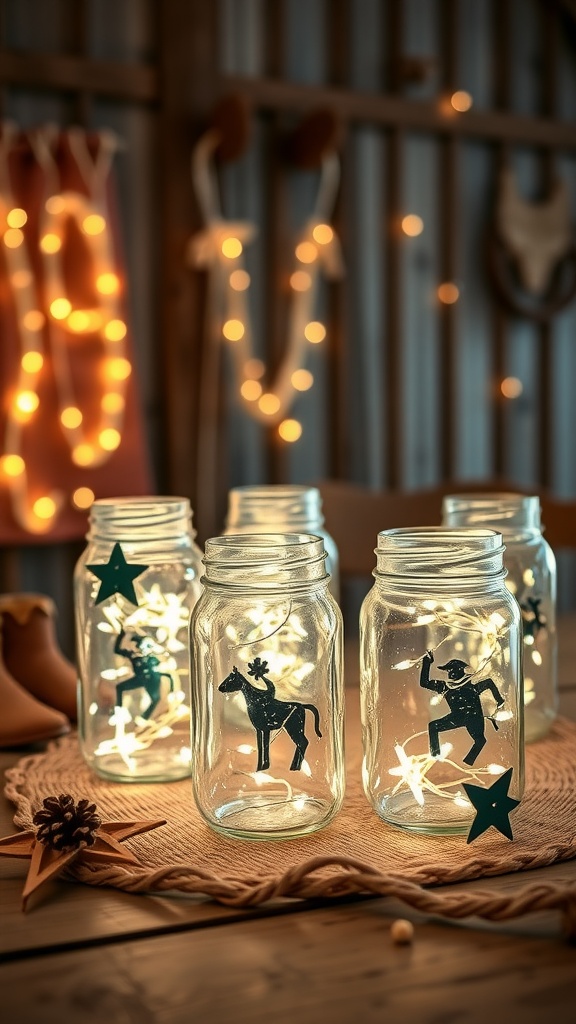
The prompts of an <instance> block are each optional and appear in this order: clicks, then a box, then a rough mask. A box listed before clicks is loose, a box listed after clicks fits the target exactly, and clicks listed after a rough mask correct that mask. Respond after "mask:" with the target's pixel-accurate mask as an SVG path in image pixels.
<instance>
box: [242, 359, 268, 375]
mask: <svg viewBox="0 0 576 1024" xmlns="http://www.w3.org/2000/svg"><path fill="white" fill-rule="evenodd" d="M265 372H266V367H265V366H264V363H263V362H262V360H261V359H247V360H246V362H245V363H244V375H245V376H246V377H250V378H251V379H253V380H259V379H260V377H263V376H264V373H265Z"/></svg>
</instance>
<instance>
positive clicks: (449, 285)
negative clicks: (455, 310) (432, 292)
mask: <svg viewBox="0 0 576 1024" xmlns="http://www.w3.org/2000/svg"><path fill="white" fill-rule="evenodd" d="M436 294H437V295H438V298H439V300H440V302H442V303H443V304H444V305H445V306H452V305H453V304H454V303H455V302H458V299H459V298H460V289H459V288H458V285H455V284H454V282H453V281H444V282H443V283H442V284H440V285H438V290H437V293H436Z"/></svg>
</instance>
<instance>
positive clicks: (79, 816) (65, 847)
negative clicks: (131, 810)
mask: <svg viewBox="0 0 576 1024" xmlns="http://www.w3.org/2000/svg"><path fill="white" fill-rule="evenodd" d="M32 821H33V822H34V824H35V825H36V826H37V828H36V829H32V830H30V831H27V832H18V833H17V834H16V835H14V836H6V837H5V838H4V839H0V856H3V857H30V858H31V860H30V868H29V870H28V875H27V878H26V882H25V884H24V889H23V891H22V910H26V905H27V903H28V900H29V898H30V896H31V895H32V893H33V892H35V891H36V890H37V889H39V888H40V886H41V885H44V883H45V882H48V881H49V880H50V879H51V878H55V877H56V876H57V875H59V874H60V873H61V872H62V871H63V870H64V868H66V867H67V866H68V865H69V864H70V863H71V862H72V861H74V860H79V861H81V862H82V863H83V864H139V863H140V862H139V861H138V858H137V857H135V856H134V854H133V853H130V851H129V850H126V849H124V848H123V847H122V846H121V845H120V844H121V843H122V842H124V840H125V839H130V837H131V836H137V835H141V834H142V833H143V832H151V831H152V829H155V828H159V827H160V825H165V824H166V821H165V820H161V821H107V822H103V821H102V819H101V818H100V816H99V815H98V814H97V813H96V804H93V803H90V802H89V801H88V800H85V799H84V800H79V801H78V803H75V802H74V798H73V797H72V796H70V794H62V795H60V796H49V797H46V799H45V800H44V801H43V804H42V808H41V809H40V810H39V811H37V812H36V814H35V815H34V817H33V819H32Z"/></svg>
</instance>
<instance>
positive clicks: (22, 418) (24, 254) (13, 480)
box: [0, 122, 63, 534]
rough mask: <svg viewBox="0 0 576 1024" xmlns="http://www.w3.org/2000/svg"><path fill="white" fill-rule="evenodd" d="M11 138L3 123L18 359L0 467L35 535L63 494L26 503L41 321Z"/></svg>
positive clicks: (0, 180)
mask: <svg viewBox="0 0 576 1024" xmlns="http://www.w3.org/2000/svg"><path fill="white" fill-rule="evenodd" d="M17 136H18V129H17V128H16V125H14V124H12V123H11V122H5V123H4V124H3V126H2V135H1V138H0V230H2V242H3V245H2V248H3V250H4V251H3V257H4V266H5V271H6V277H7V283H8V287H9V289H10V292H11V296H12V301H13V304H14V310H15V314H16V331H17V337H18V348H19V356H20V358H19V365H18V370H17V374H16V379H15V381H14V385H13V387H12V388H11V389H10V390H9V392H8V395H7V398H8V402H7V406H6V425H5V429H4V438H3V442H2V453H1V456H0V467H1V471H2V472H1V475H2V478H3V483H5V485H6V486H7V488H8V491H9V494H10V499H11V507H12V511H13V514H14V517H15V519H16V520H17V522H18V523H19V524H20V525H21V526H22V527H23V528H24V529H25V530H27V531H29V532H30V533H38V534H40V533H45V532H47V531H48V530H49V529H50V527H51V525H52V520H53V517H54V516H55V515H56V514H57V512H58V510H59V508H60V507H61V505H62V502H63V495H62V494H61V492H60V491H58V490H56V489H53V490H51V491H50V492H49V493H48V494H44V495H41V496H37V497H36V498H35V500H32V498H31V496H30V481H29V476H28V468H27V465H26V461H25V459H24V457H23V454H22V451H23V436H22V435H23V431H24V429H25V427H26V426H27V425H28V424H29V423H30V421H31V420H32V419H33V418H34V414H35V412H36V410H37V408H38V406H39V404H40V399H39V397H38V383H39V377H40V373H41V371H42V369H43V367H44V359H45V353H44V336H43V331H44V326H45V321H46V318H45V316H44V313H43V312H42V311H41V309H40V304H39V298H38V292H37V281H36V279H35V276H34V273H33V270H32V265H31V262H30V258H29V254H28V248H27V246H26V244H25V235H24V232H23V230H22V228H24V227H25V225H26V223H27V221H28V215H27V213H26V211H25V210H23V209H21V208H20V207H19V206H18V205H17V203H16V201H15V198H14V195H13V192H12V184H11V179H10V171H9V166H8V157H9V153H10V151H11V149H12V148H13V146H14V144H15V142H16V139H17ZM39 513H40V514H39ZM46 513H48V514H46Z"/></svg>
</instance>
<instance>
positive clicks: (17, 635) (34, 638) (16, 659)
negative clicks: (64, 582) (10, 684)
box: [0, 594, 77, 722]
mask: <svg viewBox="0 0 576 1024" xmlns="http://www.w3.org/2000/svg"><path fill="white" fill-rule="evenodd" d="M55 614H56V609H55V606H54V602H53V601H52V600H51V598H49V597H46V596H45V595H43V594H0V617H1V619H2V636H3V645H2V646H3V651H4V661H5V664H6V668H7V669H8V671H9V672H10V674H11V675H12V676H13V677H14V679H16V680H17V681H18V683H20V685H21V686H23V687H24V688H25V689H26V690H28V692H29V693H31V694H32V695H33V696H34V697H36V698H37V699H38V700H39V701H42V703H43V704H47V705H49V706H50V707H51V708H56V709H57V710H58V711H60V712H62V713H63V714H64V715H66V717H67V718H69V719H70V721H72V722H75V721H76V718H77V703H76V685H77V681H76V670H75V668H74V666H73V665H72V664H71V663H70V662H69V661H68V660H67V659H66V658H65V657H64V655H63V654H62V652H61V651H60V649H59V647H58V642H57V639H56V632H55V629H54V617H55Z"/></svg>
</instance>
